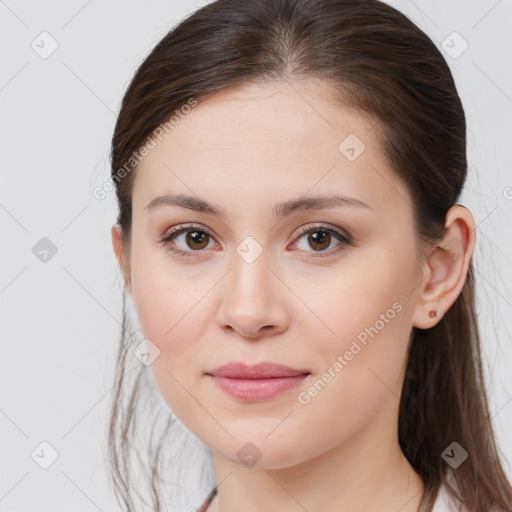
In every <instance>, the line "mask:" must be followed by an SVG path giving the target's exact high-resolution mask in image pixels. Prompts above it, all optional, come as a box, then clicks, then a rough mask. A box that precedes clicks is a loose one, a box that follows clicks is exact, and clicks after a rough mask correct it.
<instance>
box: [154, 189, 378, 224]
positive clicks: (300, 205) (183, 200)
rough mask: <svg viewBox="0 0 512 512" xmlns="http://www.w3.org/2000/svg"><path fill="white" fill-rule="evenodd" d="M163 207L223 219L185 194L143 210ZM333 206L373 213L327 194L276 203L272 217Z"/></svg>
mask: <svg viewBox="0 0 512 512" xmlns="http://www.w3.org/2000/svg"><path fill="white" fill-rule="evenodd" d="M163 206H180V207H182V208H188V209H189V210H194V211H198V212H202V213H207V214H210V215H215V216H216V217H218V218H219V219H224V218H225V209H224V208H221V207H220V206H219V205H217V204H214V203H209V202H208V201H205V200H203V199H200V198H198V197H193V196H188V195H186V194H166V195H162V196H157V197H155V198H154V199H153V200H152V201H151V202H149V203H148V204H147V205H146V207H145V208H144V210H146V211H149V210H152V209H154V208H160V207H163ZM335 206H353V207H357V208H366V209H369V210H373V211H375V210H374V208H372V207H371V206H370V205H369V204H366V203H364V202H363V201H361V200H359V199H356V198H355V197H347V196H344V195H341V194H329V195H325V196H315V197H301V198H299V199H292V200H290V201H285V202H283V203H278V204H276V205H275V206H274V217H277V218H278V219H281V218H283V217H286V216H287V215H290V214H291V213H294V212H296V211H300V210H322V209H327V208H332V207H335Z"/></svg>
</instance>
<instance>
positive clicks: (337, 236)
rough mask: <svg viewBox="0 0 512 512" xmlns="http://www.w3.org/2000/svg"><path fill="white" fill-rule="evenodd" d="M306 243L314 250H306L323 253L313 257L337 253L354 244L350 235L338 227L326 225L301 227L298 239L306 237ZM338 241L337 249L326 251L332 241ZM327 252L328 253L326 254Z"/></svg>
mask: <svg viewBox="0 0 512 512" xmlns="http://www.w3.org/2000/svg"><path fill="white" fill-rule="evenodd" d="M306 235H307V239H306V243H307V244H308V245H309V247H312V248H313V251H307V249H306V252H317V253H321V254H319V255H318V256H312V257H313V258H318V257H325V256H330V255H332V254H337V253H338V252H339V251H341V250H343V249H344V248H345V247H346V246H351V245H353V243H352V241H351V239H350V238H349V237H348V236H345V235H344V234H343V233H341V232H340V231H338V230H337V229H334V228H331V227H326V226H313V227H311V226H305V227H304V228H301V229H300V231H299V238H298V240H300V239H302V238H304V237H306ZM335 241H338V242H339V243H338V245H337V246H336V248H335V249H333V250H330V251H326V250H325V249H327V248H329V246H330V245H331V243H332V242H335ZM324 253H327V254H324Z"/></svg>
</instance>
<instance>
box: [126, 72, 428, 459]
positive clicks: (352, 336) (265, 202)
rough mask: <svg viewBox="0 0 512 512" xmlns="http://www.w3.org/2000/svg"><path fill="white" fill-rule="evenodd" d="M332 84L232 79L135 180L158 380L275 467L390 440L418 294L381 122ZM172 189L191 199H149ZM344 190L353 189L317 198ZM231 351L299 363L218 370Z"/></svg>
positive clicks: (210, 431) (140, 292)
mask: <svg viewBox="0 0 512 512" xmlns="http://www.w3.org/2000/svg"><path fill="white" fill-rule="evenodd" d="M328 98H329V90H328V89H327V86H326V85H325V84H323V83H322V82H318V81H313V80H308V81H303V82H300V83H299V82H298V81H294V82H289V83H283V84H281V83H279V84H277V83H273V84H272V85H270V84H266V85H246V86H244V87H241V88H236V89H231V90H227V91H224V92H222V93H220V94H218V95H217V96H215V97H211V98H210V99H208V100H207V101H205V102H204V103H200V104H198V105H197V106H194V107H192V108H191V111H190V112H189V113H187V114H183V115H182V118H181V119H180V121H179V123H178V124H177V125H175V126H174V128H173V129H172V130H170V131H169V133H167V134H166V133H165V132H163V136H162V135H161V133H162V132H159V133H160V138H161V140H159V139H158V138H156V139H155V140H156V146H155V147H154V148H152V149H150V150H149V154H147V155H146V156H145V157H144V159H143V160H142V162H141V163H140V165H139V168H138V170H137V173H136V177H135V181H134V184H133V196H132V197H133V221H132V237H131V247H130V262H129V265H130V270H129V272H130V275H129V279H130V281H131V297H132V299H133V304H134V307H135V311H136V313H137V315H138V319H139V322H140V326H141V328H142V332H143V334H144V336H145V338H147V339H149V340H150V342H147V343H151V345H150V347H154V346H156V347H158V349H159V351H160V353H159V355H158V357H156V359H154V361H153V362H152V364H151V370H152V372H153V375H154V378H155V381H156V384H157V386H158V388H159V390H160V392H161V394H162V396H163V397H164V399H165V400H166V402H167V404H168V405H169V407H170V408H171V409H172V411H173V412H174V414H175V415H176V416H178V418H179V419H180V420H181V421H182V422H183V423H184V424H185V425H186V426H187V427H188V429H189V430H190V431H192V432H193V433H194V434H195V435H196V436H197V437H199V438H200V439H201V440H202V441H203V442H205V443H206V444H207V445H208V446H209V447H210V448H211V449H212V450H214V451H215V452H218V453H220V454H221V455H223V456H224V457H226V458H227V459H229V460H231V461H234V462H241V463H247V461H252V462H250V464H254V463H255V464H256V465H257V466H259V467H266V468H279V467H286V466H290V465H292V464H298V463H300V462H304V461H307V460H309V459H312V458H313V457H316V456H319V455H321V454H324V453H326V452H328V451H329V450H333V449H335V448H336V447H340V446H343V444H344V443H345V442H346V441H348V440H351V441H354V440H355V439H360V440H361V439H366V441H365V442H366V445H367V446H368V449H369V450H370V449H372V448H371V446H370V443H373V444H374V445H375V446H376V447H377V446H382V443H387V442H388V441H390V442H392V441H394V442H396V430H397V429H396V422H397V417H398V405H399V397H400V392H401V386H402V381H403V375H404V368H405V366H404V365H405V362H406V356H407V349H408V341H409V337H410V333H411V329H412V327H413V325H414V322H413V315H414V311H415V308H416V307H419V306H416V301H417V289H418V288H417V285H418V283H419V280H420V275H419V274H420V267H419V263H418V260H417V257H416V235H415V231H414V228H413V212H412V206H411V202H410V196H409V193H408V191H407V190H406V188H405V186H404V185H403V184H402V182H401V181H399V179H398V178H397V177H395V175H394V174H393V172H392V171H391V168H390V167H389V165H388V163H387V162H386V160H385V159H384V156H383V153H382V151H381V149H380V147H379V145H378V143H377V133H376V132H377V129H378V126H376V127H374V123H371V122H370V121H369V120H368V119H365V118H363V117H362V116H361V115H358V114H356V113H354V112H353V111H349V110H345V109H341V108H340V107H336V106H334V103H333V102H332V101H329V99H328ZM166 195H169V196H170V195H173V196H176V195H180V196H183V197H185V196H187V197H190V201H188V203H187V204H188V205H189V207H185V206H183V205H182V206H179V205H176V204H172V203H173V202H172V201H171V200H169V198H168V199H167V200H165V199H160V200H156V201H155V199H156V198H159V197H161V196H166ZM334 195H336V196H338V197H342V196H343V197H346V198H351V200H346V201H339V202H334V201H331V202H330V203H329V202H327V201H325V202H322V203H321V202H320V201H319V202H318V204H319V205H320V206H321V207H316V206H315V205H316V200H317V199H321V198H327V197H331V196H334ZM198 201H201V202H204V203H208V204H211V205H215V206H216V207H217V208H218V214H215V213H212V212H210V211H208V209H205V208H203V209H196V208H194V204H196V203H197V202H198ZM295 201H299V202H298V203H297V204H296V205H295V206H296V207H295V208H294V207H292V206H293V204H294V202H295ZM303 201H305V202H303ZM151 204H153V206H148V205H151ZM282 204H284V205H285V206H279V205H282ZM181 228H183V229H186V230H187V231H183V232H181V233H177V234H176V235H175V236H174V237H172V238H171V239H170V240H168V241H167V242H162V239H164V238H165V237H166V235H169V234H170V231H171V230H175V229H181ZM301 230H303V231H301ZM331 230H332V231H331ZM337 233H339V238H338V235H337ZM343 237H345V239H348V242H346V241H344V238H343ZM175 251H178V252H175ZM148 346H149V345H148ZM150 353H151V350H150ZM152 357H154V356H152ZM231 362H242V363H245V364H247V365H255V364H258V363H261V362H270V363H277V364H280V365H284V366H287V367H290V368H292V369H296V370H299V373H304V374H305V376H304V375H302V376H299V377H298V378H295V379H291V378H274V379H273V380H269V379H265V380H264V381H263V380H260V382H257V380H255V379H250V380H248V379H233V378H232V379H221V378H220V377H215V378H214V377H212V375H211V374H212V372H214V370H215V369H216V368H217V367H219V366H221V365H225V364H227V363H231ZM259 376H260V377H261V375H259ZM222 383H224V384H226V385H228V387H229V389H231V390H234V391H233V392H232V393H234V394H232V393H230V392H228V391H225V389H223V388H222V387H221V386H220V385H219V384H222ZM279 390H280V392H277V391H279ZM237 393H238V394H237ZM356 435H357V437H355V436H356ZM249 443H250V444H249ZM386 446H387V445H386ZM368 453H372V452H368Z"/></svg>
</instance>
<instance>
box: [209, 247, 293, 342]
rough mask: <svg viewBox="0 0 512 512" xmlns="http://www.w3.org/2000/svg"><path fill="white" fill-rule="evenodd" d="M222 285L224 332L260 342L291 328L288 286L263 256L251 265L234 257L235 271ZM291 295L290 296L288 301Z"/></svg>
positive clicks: (219, 315) (220, 309)
mask: <svg viewBox="0 0 512 512" xmlns="http://www.w3.org/2000/svg"><path fill="white" fill-rule="evenodd" d="M223 281H224V283H223V289H222V294H223V296H224V297H225V299H224V300H223V301H222V303H221V307H220V308H219V312H218V322H219V326H220V327H221V329H223V330H224V331H226V332H228V333H231V334H233V333H237V334H238V335H239V336H240V337H243V338H249V339H259V338H264V337H268V336H272V335H275V334H279V333H281V332H283V331H285V330H286V329H287V328H288V324H289V315H288V313H287V309H288V308H286V307H285V302H286V300H287V296H286V293H285V292H286V286H285V285H284V284H283V282H282V281H281V280H280V279H279V278H278V277H277V276H276V271H275V270H273V269H271V268H270V267H269V266H268V261H267V259H266V258H265V257H264V256H263V255H260V256H259V257H258V258H257V259H256V260H255V261H253V262H251V263H248V262H247V261H245V260H244V259H243V258H241V257H239V256H238V255H237V256H235V258H234V267H233V268H232V269H231V271H230V272H229V274H228V275H227V276H226V277H225V279H224V280H223ZM289 295H290V292H288V298H289Z"/></svg>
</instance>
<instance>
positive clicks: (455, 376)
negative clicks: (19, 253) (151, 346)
mask: <svg viewBox="0 0 512 512" xmlns="http://www.w3.org/2000/svg"><path fill="white" fill-rule="evenodd" d="M301 78H314V79H321V80H323V81H325V82H326V83H328V84H330V85H331V86H332V87H333V90H334V91H335V98H337V99H338V100H339V105H341V106H344V107H346V108H353V109H355V110H356V112H358V113H359V114H361V115H364V116H369V117H371V118H372V119H375V120H376V121H377V124H376V126H377V128H376V134H377V136H378V138H379V144H380V145H381V148H382V152H383V154H384V155H385V157H386V158H387V160H388V161H389V163H390V165H391V168H392V169H393V171H394V172H395V173H396V175H397V176H399V177H400V178H401V179H402V180H403V182H404V183H405V184H406V185H407V187H408V190H409V192H410V196H411V198H412V204H413V208H414V222H415V227H416V231H417V234H418V240H420V241H421V242H424V243H426V244H435V243H436V242H438V241H439V240H440V239H441V237H442V236H443V233H444V219H445V214H446V212H447V211H448V209H449V208H450V207H451V206H452V205H454V204H456V201H457V200H458V198H459V196H460V194H461V192H462V188H463V186H464V182H465V180H466V174H467V158H466V121H465V114H464V110H463V107H462V104H461V101H460V98H459V96H458V93H457V90H456V87H455V84H454V80H453V77H452V74H451V72H450V69H449V66H448V65H447V63H446V61H445V59H444V58H443V56H442V55H441V53H440V52H439V50H438V49H437V48H436V46H435V45H434V43H433V42H432V41H431V40H430V39H429V37H428V36H427V35H426V34H425V33H424V32H422V31H421V30H420V29H419V28H418V27H417V26H416V25H415V24H414V23H413V22H412V21H410V20H409V19H408V18H407V17H406V16H405V15H403V14H402V13H400V12H399V11H397V10H396V9H394V8H392V7H391V6H389V5H387V4H384V3H381V2H379V1H377V0H258V1H250V2H248V1H246V0H217V1H214V2H213V3H210V4H208V5H205V6H204V7H202V8H201V9H199V10H197V11H195V12H193V13H191V14H190V15H188V16H187V17H186V18H184V19H183V20H182V21H181V22H180V23H178V24H177V25H176V26H175V27H174V28H172V29H171V30H170V31H169V32H168V33H167V34H166V35H165V36H164V37H163V39H161V40H160V41H159V42H158V44H157V45H156V46H155V47H154V48H153V49H152V51H151V52H150V53H149V55H148V56H147V57H146V58H145V59H144V61H143V62H142V64H141V65H140V67H139V68H138V69H137V71H136V73H135V75H134V76H133V78H132V80H131V82H130V84H129V86H128V88H127V90H126V93H125V95H124V97H123V100H122V104H121V109H120V112H119V116H118V119H117V123H116V125H115V130H114V134H113V138H112V146H111V153H110V159H111V172H112V179H113V181H114V183H115V187H116V197H117V201H118V205H119V215H118V218H117V223H118V224H119V225H120V227H121V235H122V236H121V238H122V242H123V257H122V261H123V262H124V263H125V264H126V265H127V266H129V252H130V251H129V248H130V238H131V236H130V233H131V220H132V202H131V194H132V184H133V179H134V175H135V172H136V170H137V165H136V164H137V162H136V159H135V163H131V164H130V165H131V167H129V168H128V169H127V167H126V163H127V162H133V161H134V159H133V155H134V154H135V153H136V152H137V151H138V150H139V149H140V148H141V147H142V146H143V145H144V144H145V143H146V139H147V137H149V136H151V134H152V133H154V131H155V130H157V129H158V127H160V126H162V125H165V123H166V122H167V123H168V122H169V119H171V117H172V116H173V115H174V113H175V112H176V111H179V110H180V109H181V108H183V106H184V105H187V103H189V104H190V101H191V99H194V100H196V101H205V100H207V99H208V98H210V97H212V96H214V95H215V94H216V93H217V92H220V91H223V90H226V89H228V88H230V87H236V86H243V85H245V84H250V83H258V82H262V81H268V82H271V81H280V80H288V79H301ZM147 140H149V139H147ZM122 169H124V172H121V170H122ZM128 171H131V172H128ZM121 178H122V179H121ZM123 299H124V300H123V324H122V333H121V342H120V346H119V355H118V360H117V366H116V376H115V393H114V396H113V400H112V409H111V417H110V426H109V432H108V449H109V453H108V456H109V459H108V464H109V470H110V475H111V478H112V481H113V483H114V488H115V492H116V496H117V499H118V501H119V503H122V506H123V507H124V509H125V510H127V511H133V510H136V508H137V507H136V506H135V505H134V501H133V498H134V494H135V493H137V494H138V495H139V497H140V493H139V492H138V490H136V488H137V482H135V481H133V480H132V479H131V475H132V469H131V463H130V459H129V456H128V454H129V453H130V451H131V452H134V451H135V450H134V442H135V439H136V433H137V418H140V417H142V414H141V413H140V410H141V409H142V407H143V406H147V404H148V402H147V400H142V399H141V396H142V393H143V392H145V391H144V390H145V389H146V385H149V382H148V381H147V376H146V372H147V368H145V367H144V365H139V369H138V370H137V371H135V372H133V371H128V370H127V365H128V355H129V354H130V355H131V351H132V350H133V343H134V339H133V336H132V335H131V332H130V328H129V326H128V320H127V318H126V308H125V301H126V289H125V290H124V294H123ZM480 343H481V342H480V335H479V330H478V323H477V318H476V314H475V281H474V270H473V259H471V260H470V264H469V270H468V273H467V276H466V280H465V283H464V286H463V288H462V291H461V293H460V294H459V296H458V297H457V299H456V301H455V302H454V303H453V305H452V307H451V308H450V309H449V310H448V311H446V312H445V314H444V316H443V317H442V318H441V320H440V321H439V322H438V323H437V324H436V325H435V326H434V327H432V328H431V329H416V328H413V330H412V333H411V340H410V346H409V351H408V360H407V369H406V374H405V377H404V382H403V389H402V395H401V399H400V405H399V423H398V434H399V443H400V447H401V450H402V451H403V453H404V455H405V457H406V458H407V460H408V461H409V463H410V464H411V466H412V467H413V468H414V470H415V471H416V472H417V473H418V474H419V475H420V477H421V478H422V481H423V482H424V486H425V490H424V493H423V495H422V498H421V504H420V512H429V511H431V510H432V506H433V504H434V502H435V500H436V497H437V495H438V491H439V488H440V485H441V484H445V485H446V486H447V488H448V491H449V493H450V494H451V496H452V498H454V499H455V500H457V499H458V500H459V501H460V502H461V503H463V504H464V505H465V506H466V507H468V509H469V510H472V511H474V512H488V511H489V510H495V511H497V512H504V511H508V510H510V504H511V501H512V488H511V486H510V483H509V482H508V481H507V478H506V475H505V473H504V470H503V468H502V465H501V463H500V455H499V453H498V450H497V447H496V441H495V438H494V434H493V428H492V421H491V418H490V414H489V407H488V401H487V396H486V387H485V386H486V383H485V380H484V374H483V371H482V356H481V344H480ZM132 359H133V358H132ZM128 374H132V375H135V376H136V377H135V378H134V379H132V380H133V381H132V382H131V383H130V379H129V378H128ZM144 379H146V380H145V381H144V382H143V380H144ZM160 414H162V413H160ZM164 414H165V415H166V417H165V418H164V422H163V423H164V428H163V430H162V431H161V432H160V434H159V435H158V434H157V433H155V430H156V429H154V428H153V429H152V432H151V434H152V436H151V439H148V442H151V443H152V441H153V439H154V437H155V435H156V436H157V438H158V442H156V444H155V446H153V444H150V446H152V448H151V449H150V450H149V451H148V453H149V455H150V457H149V459H150V460H149V462H147V463H146V462H143V461H142V460H141V457H140V454H139V453H137V457H138V459H139V463H140V464H146V466H145V467H147V468H149V471H148V470H146V471H145V472H144V473H145V474H148V475H149V476H148V486H147V489H146V490H148V491H149V492H150V495H151V500H152V507H153V508H152V510H155V511H160V510H164V509H163V503H162V499H161V494H160V491H159V485H160V483H161V482H162V473H161V464H159V461H160V455H161V450H162V444H163V439H164V437H165V436H166V435H167V433H168V431H169V429H170V428H171V427H172V425H173V423H175V422H176V421H175V420H174V419H173V416H172V413H170V412H169V411H167V412H166V413H164ZM144 415H146V418H147V417H148V416H147V413H144ZM454 441H455V442H457V443H458V444H459V445H460V446H462V447H463V448H464V450H466V451H467V454H468V458H467V459H466V460H465V461H464V462H463V463H462V464H461V465H460V466H459V467H457V468H456V469H453V468H451V467H448V465H447V463H446V462H445V460H444V459H443V457H442V454H443V452H444V451H445V449H446V448H447V447H448V446H449V445H450V444H451V443H452V442H454ZM166 444H168V443H166ZM452 484H453V485H452Z"/></svg>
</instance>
